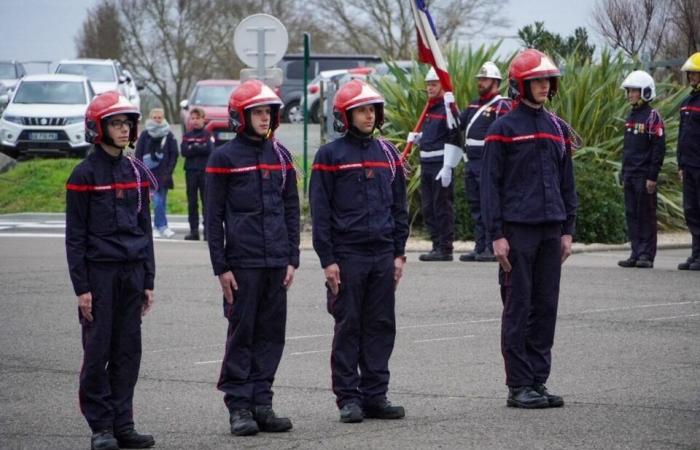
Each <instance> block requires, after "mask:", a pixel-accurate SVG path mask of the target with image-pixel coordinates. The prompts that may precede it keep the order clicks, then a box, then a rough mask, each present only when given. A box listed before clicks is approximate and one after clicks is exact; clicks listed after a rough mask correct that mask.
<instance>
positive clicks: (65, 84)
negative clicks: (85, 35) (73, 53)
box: [0, 74, 95, 158]
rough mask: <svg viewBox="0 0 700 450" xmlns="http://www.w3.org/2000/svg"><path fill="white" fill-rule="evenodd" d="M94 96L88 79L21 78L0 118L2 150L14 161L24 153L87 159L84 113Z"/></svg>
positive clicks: (72, 76)
mask: <svg viewBox="0 0 700 450" xmlns="http://www.w3.org/2000/svg"><path fill="white" fill-rule="evenodd" d="M6 96H7V94H4V96H0V97H6ZM94 96H95V92H94V91H93V89H92V86H91V85H90V81H88V79H87V78H85V77H81V76H77V75H57V74H47V75H28V76H26V77H24V78H22V79H21V80H20V82H19V83H18V84H17V87H16V88H15V90H14V92H13V93H12V97H11V98H10V99H9V103H8V104H7V108H5V111H4V112H3V114H2V118H0V151H2V152H3V153H6V154H7V155H9V156H11V157H13V158H16V157H18V156H19V155H20V154H23V153H44V154H45V153H67V154H69V155H74V156H84V155H85V152H86V150H87V149H88V148H89V147H90V144H88V143H87V142H85V111H86V110H87V107H88V104H89V103H90V100H92V98H93V97H94ZM2 100H7V98H2V99H0V101H2Z"/></svg>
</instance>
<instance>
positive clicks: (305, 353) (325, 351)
mask: <svg viewBox="0 0 700 450" xmlns="http://www.w3.org/2000/svg"><path fill="white" fill-rule="evenodd" d="M329 352H330V350H309V351H308V352H293V353H290V354H289V355H290V356H298V355H311V354H314V353H329Z"/></svg>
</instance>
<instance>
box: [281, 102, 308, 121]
mask: <svg viewBox="0 0 700 450" xmlns="http://www.w3.org/2000/svg"><path fill="white" fill-rule="evenodd" d="M283 119H284V121H285V122H288V123H301V122H303V121H304V112H303V111H302V109H301V105H300V104H299V100H293V101H291V102H289V103H288V104H287V106H285V108H284V114H283Z"/></svg>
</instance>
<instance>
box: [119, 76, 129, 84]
mask: <svg viewBox="0 0 700 450" xmlns="http://www.w3.org/2000/svg"><path fill="white" fill-rule="evenodd" d="M127 81H128V78H126V77H125V76H124V75H119V83H122V84H123V83H126V82H127Z"/></svg>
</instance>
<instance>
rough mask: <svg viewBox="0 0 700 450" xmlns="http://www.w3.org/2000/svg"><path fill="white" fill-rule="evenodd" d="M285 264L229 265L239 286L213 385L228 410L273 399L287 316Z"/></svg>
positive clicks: (228, 311) (226, 309) (227, 314)
mask: <svg viewBox="0 0 700 450" xmlns="http://www.w3.org/2000/svg"><path fill="white" fill-rule="evenodd" d="M286 274H287V268H286V267H283V268H260V269H234V270H233V275H234V277H235V278H236V283H237V284H238V290H236V291H233V305H229V304H228V303H226V299H225V298H224V316H225V317H226V318H227V319H228V333H227V337H226V352H225V354H224V360H223V363H222V365H221V376H220V377H219V383H218V386H217V387H218V388H219V390H220V391H222V392H223V393H224V403H226V406H227V407H228V409H229V411H230V412H233V411H235V410H237V409H250V408H252V407H254V406H256V405H271V404H272V395H273V392H272V382H273V381H274V379H275V373H276V372H277V367H278V366H279V363H280V359H282V351H283V350H284V333H285V324H286V322H287V290H286V289H285V288H284V286H283V285H282V282H283V281H284V277H285V276H286Z"/></svg>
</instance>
